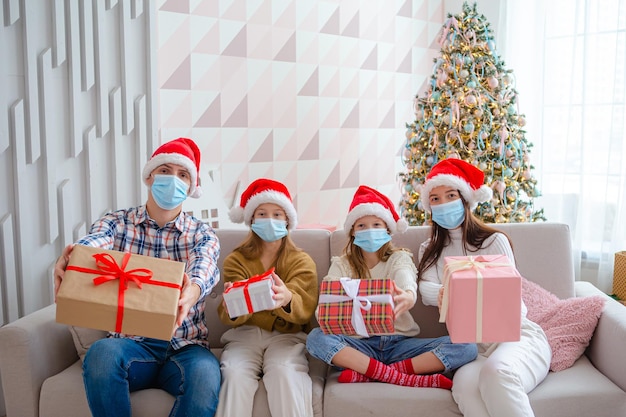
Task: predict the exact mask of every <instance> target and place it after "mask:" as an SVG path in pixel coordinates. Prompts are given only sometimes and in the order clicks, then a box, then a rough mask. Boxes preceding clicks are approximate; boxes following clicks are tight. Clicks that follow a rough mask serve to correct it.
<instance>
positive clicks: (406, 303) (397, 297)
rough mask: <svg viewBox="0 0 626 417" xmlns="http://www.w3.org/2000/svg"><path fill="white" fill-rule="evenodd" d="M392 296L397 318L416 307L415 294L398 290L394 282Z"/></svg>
mask: <svg viewBox="0 0 626 417" xmlns="http://www.w3.org/2000/svg"><path fill="white" fill-rule="evenodd" d="M391 296H392V297H393V303H394V304H395V308H394V311H393V313H394V315H395V317H396V318H397V317H399V316H400V314H402V313H404V312H405V311H409V310H410V309H411V308H413V306H414V305H415V297H414V296H413V292H411V291H405V290H403V289H400V288H398V287H397V286H396V283H395V282H394V281H391Z"/></svg>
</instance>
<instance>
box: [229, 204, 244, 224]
mask: <svg viewBox="0 0 626 417" xmlns="http://www.w3.org/2000/svg"><path fill="white" fill-rule="evenodd" d="M228 217H229V218H230V220H231V221H232V222H233V223H243V207H240V206H234V207H233V208H231V209H230V211H229V212H228Z"/></svg>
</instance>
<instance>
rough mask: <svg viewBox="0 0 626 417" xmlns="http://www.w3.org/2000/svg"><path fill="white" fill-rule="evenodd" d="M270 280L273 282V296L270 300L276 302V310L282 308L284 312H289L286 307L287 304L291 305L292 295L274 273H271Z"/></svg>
mask: <svg viewBox="0 0 626 417" xmlns="http://www.w3.org/2000/svg"><path fill="white" fill-rule="evenodd" d="M272 279H273V280H274V284H273V285H272V290H273V291H274V295H273V296H272V298H273V299H274V301H276V308H279V307H282V308H283V309H285V310H289V309H288V308H287V307H288V306H289V303H291V299H292V298H293V294H292V293H291V291H290V290H289V288H287V286H286V285H285V283H284V282H283V280H282V279H280V277H279V276H278V275H276V272H272Z"/></svg>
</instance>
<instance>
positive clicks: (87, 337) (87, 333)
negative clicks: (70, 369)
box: [69, 326, 107, 361]
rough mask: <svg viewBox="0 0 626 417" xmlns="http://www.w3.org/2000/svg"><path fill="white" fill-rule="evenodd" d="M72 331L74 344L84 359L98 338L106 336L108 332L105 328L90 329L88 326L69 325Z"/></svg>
mask: <svg viewBox="0 0 626 417" xmlns="http://www.w3.org/2000/svg"><path fill="white" fill-rule="evenodd" d="M69 327H70V333H71V334H72V340H74V346H75V347H76V353H78V356H79V357H80V360H81V361H82V360H83V359H85V354H86V353H87V349H89V347H90V346H91V345H92V344H93V342H95V341H96V340H99V339H102V338H104V337H106V335H107V332H106V331H104V330H96V329H88V328H86V327H78V326H69Z"/></svg>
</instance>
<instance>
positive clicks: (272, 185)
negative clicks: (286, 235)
mask: <svg viewBox="0 0 626 417" xmlns="http://www.w3.org/2000/svg"><path fill="white" fill-rule="evenodd" d="M264 203H272V204H276V205H278V206H280V207H281V208H282V209H283V210H285V214H287V219H288V220H289V221H288V224H289V225H288V229H289V230H293V229H295V228H296V226H297V225H298V215H297V214H296V208H295V207H294V206H293V202H292V200H291V195H290V194H289V190H287V187H285V186H284V185H283V184H282V183H280V182H278V181H274V180H270V179H267V178H259V179H258V180H256V181H254V182H252V184H250V185H249V186H248V188H246V190H245V191H244V192H243V194H241V201H240V202H239V205H238V206H234V207H233V208H231V209H230V211H229V212H228V217H230V219H231V220H232V221H233V222H235V223H244V222H245V224H246V225H248V226H250V224H251V223H252V215H253V214H254V210H256V208H257V207H259V206H260V205H261V204H264Z"/></svg>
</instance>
